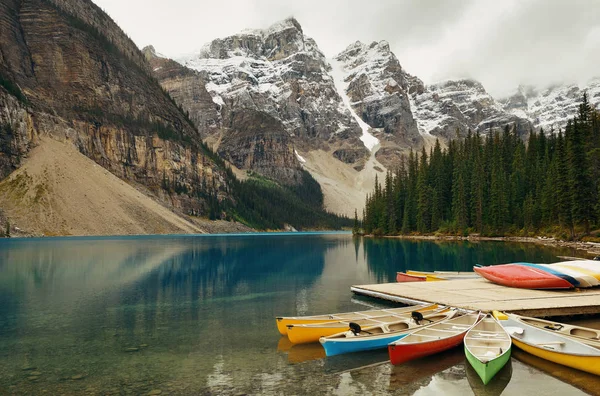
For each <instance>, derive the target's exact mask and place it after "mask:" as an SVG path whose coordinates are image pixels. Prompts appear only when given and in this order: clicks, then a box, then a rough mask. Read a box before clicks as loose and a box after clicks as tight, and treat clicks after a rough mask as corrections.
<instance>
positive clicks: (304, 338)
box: [287, 306, 448, 344]
mask: <svg viewBox="0 0 600 396" xmlns="http://www.w3.org/2000/svg"><path fill="white" fill-rule="evenodd" d="M447 310H448V308H440V309H433V310H432V309H430V307H429V306H426V307H424V308H421V309H418V308H415V307H412V309H411V311H410V312H404V313H397V314H395V315H386V316H377V317H373V318H369V319H355V320H341V321H337V322H329V323H316V324H296V325H288V326H287V336H288V338H289V340H290V341H291V342H292V343H293V344H307V343H311V342H318V341H319V338H321V337H327V336H330V335H334V334H337V333H341V332H343V331H347V330H348V329H349V323H350V322H353V323H357V324H358V325H360V326H361V327H365V328H366V327H372V326H377V325H383V324H388V323H395V322H398V321H399V320H402V319H408V318H410V317H411V312H414V311H419V312H421V313H423V317H424V318H425V319H427V318H428V316H432V315H435V314H439V313H442V312H446V311H447Z"/></svg>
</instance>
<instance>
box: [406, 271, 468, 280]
mask: <svg viewBox="0 0 600 396" xmlns="http://www.w3.org/2000/svg"><path fill="white" fill-rule="evenodd" d="M406 273H407V274H408V275H415V276H424V277H426V278H427V279H426V281H427V282H438V281H446V280H457V279H476V278H478V277H479V275H477V274H476V273H475V272H452V271H439V272H437V271H436V272H427V271H413V270H407V271H406Z"/></svg>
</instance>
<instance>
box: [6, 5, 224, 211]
mask: <svg viewBox="0 0 600 396" xmlns="http://www.w3.org/2000/svg"><path fill="white" fill-rule="evenodd" d="M0 13H1V14H2V15H3V18H1V19H0V33H1V34H0V54H1V55H0V73H1V76H2V81H3V84H2V88H0V124H3V127H2V131H3V132H2V135H0V136H1V138H2V144H1V147H2V149H1V150H2V153H0V176H5V175H6V174H8V173H9V172H10V171H12V170H14V169H15V168H16V167H18V166H19V163H20V158H22V157H24V156H26V155H27V153H28V151H29V149H30V148H31V147H32V145H33V144H35V141H36V136H38V135H49V136H51V137H54V138H56V139H59V140H67V141H70V142H72V143H73V144H74V145H75V146H76V147H77V148H78V149H79V150H80V151H81V152H82V153H83V154H85V155H86V156H88V157H89V158H92V159H94V160H95V161H96V162H97V163H98V164H100V165H102V166H103V167H105V168H107V169H109V170H110V171H111V172H112V173H113V174H115V175H117V176H118V177H121V178H123V179H126V180H128V181H130V182H132V183H138V184H140V185H142V186H144V187H147V188H148V189H149V190H150V191H152V192H154V193H155V194H156V195H157V196H158V197H160V198H161V199H162V200H163V201H164V202H166V203H168V204H170V205H172V206H173V207H175V208H177V209H180V210H182V211H183V212H185V213H198V214H203V213H205V212H206V210H207V209H206V202H205V200H204V198H203V197H206V196H208V195H209V194H219V196H220V198H221V199H225V198H226V192H225V191H226V189H227V185H226V184H227V179H226V175H225V173H224V171H223V170H221V169H219V168H218V166H217V165H216V164H215V163H214V161H213V160H212V159H211V157H210V153H208V152H206V151H205V150H204V149H203V148H202V147H201V146H200V145H198V144H196V143H195V142H197V141H200V136H199V133H198V131H197V129H196V128H195V126H194V125H193V124H192V123H191V121H189V120H188V119H187V118H186V117H185V115H184V114H183V113H182V112H181V110H180V109H178V107H177V105H176V104H175V103H174V102H173V101H172V100H171V98H170V97H169V96H168V95H167V94H166V93H165V92H163V90H162V88H161V87H160V86H159V85H158V84H157V83H156V81H155V80H154V79H153V78H152V76H151V74H150V72H149V66H148V65H147V63H146V62H145V60H144V57H143V54H142V53H141V52H140V51H139V50H138V49H137V48H136V47H135V45H134V44H133V43H132V42H131V41H130V40H129V39H128V38H127V37H126V36H125V35H124V34H123V32H122V31H121V30H120V28H118V26H117V25H116V24H114V22H112V20H110V18H108V17H107V16H106V15H105V14H104V13H103V12H102V11H101V10H99V9H98V7H96V6H95V5H94V4H93V3H91V2H90V1H88V0H77V1H75V0H60V1H59V0H52V1H50V0H3V1H2V2H1V3H0ZM15 87H16V88H15ZM7 131H9V132H8V133H7Z"/></svg>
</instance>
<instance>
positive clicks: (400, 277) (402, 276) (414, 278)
mask: <svg viewBox="0 0 600 396" xmlns="http://www.w3.org/2000/svg"><path fill="white" fill-rule="evenodd" d="M426 280H427V276H422V275H411V274H407V273H405V272H396V282H425V281H426Z"/></svg>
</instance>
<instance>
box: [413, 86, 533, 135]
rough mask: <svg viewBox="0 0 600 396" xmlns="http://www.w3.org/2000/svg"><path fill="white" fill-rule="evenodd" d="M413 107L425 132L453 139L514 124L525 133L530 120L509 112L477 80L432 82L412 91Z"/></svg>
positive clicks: (418, 122) (522, 133)
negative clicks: (421, 88) (470, 132)
mask: <svg viewBox="0 0 600 396" xmlns="http://www.w3.org/2000/svg"><path fill="white" fill-rule="evenodd" d="M411 103H412V109H413V111H414V114H415V118H416V120H417V124H418V125H419V130H420V131H421V132H422V133H427V134H431V135H433V136H436V137H441V138H443V139H444V140H450V139H454V138H457V137H464V136H465V135H466V133H467V131H468V130H469V129H470V130H471V131H474V132H475V131H478V132H481V133H484V134H485V133H488V132H489V131H490V129H491V130H497V129H500V128H503V127H504V126H505V125H510V126H511V127H512V128H514V129H515V130H516V131H517V133H518V134H520V135H525V134H527V133H528V131H529V127H530V123H529V120H527V119H526V118H521V117H518V116H516V115H513V114H510V113H508V112H507V111H506V110H504V108H503V107H502V106H501V105H500V104H499V103H498V102H497V101H496V100H495V99H494V98H493V97H492V96H491V95H490V94H488V93H487V92H486V90H485V88H484V87H483V86H482V85H481V83H479V82H477V81H474V80H468V79H466V80H449V81H444V82H441V83H437V84H431V85H428V86H426V87H424V89H423V90H422V92H420V93H419V92H418V90H415V92H414V93H413V94H412V95H411Z"/></svg>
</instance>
